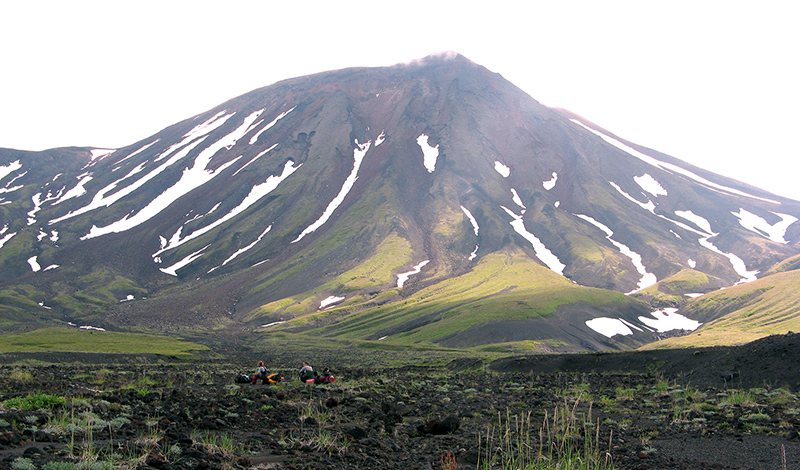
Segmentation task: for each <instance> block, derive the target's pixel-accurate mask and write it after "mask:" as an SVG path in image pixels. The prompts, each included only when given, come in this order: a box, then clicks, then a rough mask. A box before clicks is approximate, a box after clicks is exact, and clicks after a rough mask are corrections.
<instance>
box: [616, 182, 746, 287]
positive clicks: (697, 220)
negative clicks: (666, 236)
mask: <svg viewBox="0 0 800 470" xmlns="http://www.w3.org/2000/svg"><path fill="white" fill-rule="evenodd" d="M609 183H610V184H611V186H613V187H614V188H616V189H617V191H619V192H620V194H622V195H623V196H625V197H626V198H627V199H629V200H630V201H633V202H634V203H636V204H637V205H639V206H640V207H641V208H643V209H645V210H647V211H648V212H650V213H652V214H653V215H655V216H656V217H659V218H661V219H664V220H668V221H670V222H672V223H673V224H675V225H677V226H678V227H681V228H682V229H684V230H688V231H690V232H693V233H696V234H697V235H699V236H700V238H699V239H698V240H697V242H698V243H699V244H700V246H702V247H704V248H707V249H709V250H711V251H713V252H714V253H717V254H720V255H722V256H724V257H726V258H728V260H729V261H730V263H731V266H732V267H733V270H734V271H736V274H738V275H740V276H742V279H740V280H739V282H737V284H741V283H743V282H751V281H755V280H756V279H757V278H756V274H758V271H748V270H747V266H746V265H745V263H744V261H742V259H741V258H739V257H738V256H736V255H734V254H732V253H725V252H723V251H722V250H720V249H719V248H717V247H716V246H714V244H713V243H711V242H710V241H709V239H710V238H713V237H716V236H717V235H719V234H718V233H714V232H713V231H712V230H711V224H710V223H709V222H708V220H706V219H705V218H703V217H701V216H699V215H697V214H695V213H693V212H692V211H675V214H676V215H678V216H680V217H683V218H684V219H686V220H689V221H690V222H693V223H694V224H695V225H697V226H698V227H700V230H698V229H696V228H694V227H691V226H689V225H687V224H684V223H681V222H679V221H677V220H672V219H670V218H669V217H665V216H663V215H660V214H656V213H655V204H653V202H652V201H650V200H649V199H648V201H647V204H643V203H641V202H639V201H637V200H636V199H634V198H633V197H631V196H630V195H629V194H627V193H626V192H625V191H623V190H622V188H620V187H619V186H617V185H616V184H614V183H611V182H609ZM676 235H677V234H676ZM679 238H680V237H679Z"/></svg>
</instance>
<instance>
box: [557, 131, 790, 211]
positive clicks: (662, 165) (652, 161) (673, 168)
mask: <svg viewBox="0 0 800 470" xmlns="http://www.w3.org/2000/svg"><path fill="white" fill-rule="evenodd" d="M570 121H572V122H574V123H575V124H577V125H579V126H581V127H583V128H584V129H586V130H588V131H589V132H591V133H592V134H595V135H597V136H599V137H600V138H601V139H603V140H604V141H606V142H608V143H609V144H611V145H613V146H614V147H616V148H618V149H620V150H622V151H623V152H626V153H628V154H629V155H631V156H633V157H636V158H638V159H640V160H642V161H643V162H645V163H647V164H649V165H652V166H654V167H656V168H659V169H662V170H664V171H669V172H671V173H677V174H679V175H683V176H685V177H687V178H690V179H692V180H694V181H696V182H698V183H700V184H702V185H704V186H708V187H710V188H713V189H717V190H719V191H724V192H727V193H730V194H735V195H737V196H744V197H749V198H753V199H758V200H760V201H765V202H769V203H772V204H780V202H778V201H774V200H772V199H766V198H762V197H758V196H754V195H752V194H748V193H745V192H743V191H739V190H738V189H734V188H729V187H727V186H723V185H721V184H717V183H714V182H711V181H709V180H707V179H705V178H703V177H701V176H698V175H696V174H694V173H692V172H691V171H689V170H686V169H683V168H681V167H679V166H677V165H673V164H672V163H667V162H662V161H661V160H658V159H656V158H653V157H651V156H650V155H647V154H645V153H642V152H640V151H638V150H636V149H633V148H631V147H629V146H627V145H625V144H623V143H622V142H620V141H618V140H617V139H615V138H613V137H610V136H607V135H605V134H603V133H602V132H600V131H596V130H594V129H592V128H591V127H589V126H587V125H585V124H583V123H582V122H580V121H578V120H577V119H570Z"/></svg>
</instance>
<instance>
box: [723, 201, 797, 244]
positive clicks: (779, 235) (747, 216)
mask: <svg viewBox="0 0 800 470" xmlns="http://www.w3.org/2000/svg"><path fill="white" fill-rule="evenodd" d="M772 213H773V214H775V215H777V216H778V217H780V218H781V221H780V222H776V223H775V224H774V225H770V224H769V222H767V221H766V220H764V219H762V218H761V217H759V216H758V215H756V214H753V213H752V212H749V211H747V210H745V209H744V208H739V212H731V214H733V215H735V216H736V217H737V218H738V219H739V224H740V225H741V226H742V227H744V228H746V229H747V230H750V231H751V232H755V233H757V234H759V235H761V236H762V237H764V238H768V239H770V240H772V241H774V242H777V243H782V244H784V245H785V244H786V243H787V241H786V239H785V238H784V237H785V236H786V230H787V229H788V228H789V226H790V225H792V224H793V223H795V222H797V217H795V216H793V215H788V214H779V213H777V212H772Z"/></svg>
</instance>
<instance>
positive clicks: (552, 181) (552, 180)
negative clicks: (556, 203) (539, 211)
mask: <svg viewBox="0 0 800 470" xmlns="http://www.w3.org/2000/svg"><path fill="white" fill-rule="evenodd" d="M556 181H558V173H556V172H555V171H554V172H553V177H552V178H550V180H549V181H542V186H544V189H545V190H547V191H550V190H551V189H553V188H555V187H556Z"/></svg>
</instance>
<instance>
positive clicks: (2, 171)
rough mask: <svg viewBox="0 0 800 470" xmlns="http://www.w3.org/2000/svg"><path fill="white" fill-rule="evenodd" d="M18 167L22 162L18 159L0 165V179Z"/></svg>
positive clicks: (20, 166)
mask: <svg viewBox="0 0 800 470" xmlns="http://www.w3.org/2000/svg"><path fill="white" fill-rule="evenodd" d="M20 168H22V163H20V162H19V160H16V161H13V162H11V163H9V164H8V165H0V181H2V180H3V178H5V177H6V176H8V175H10V174H11V173H14V172H15V171H17V170H19V169H20Z"/></svg>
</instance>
